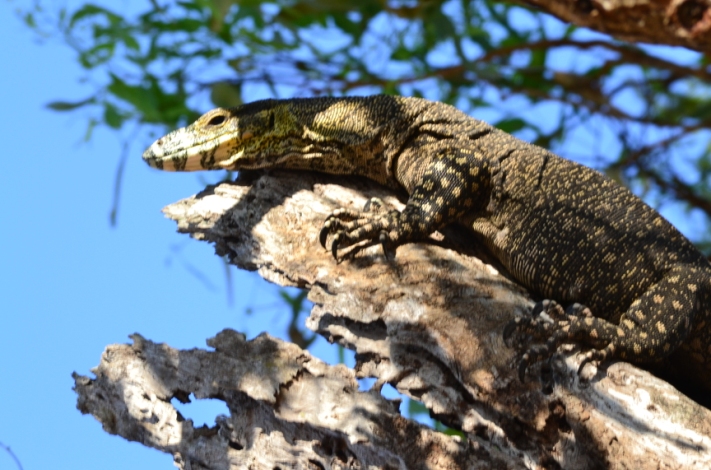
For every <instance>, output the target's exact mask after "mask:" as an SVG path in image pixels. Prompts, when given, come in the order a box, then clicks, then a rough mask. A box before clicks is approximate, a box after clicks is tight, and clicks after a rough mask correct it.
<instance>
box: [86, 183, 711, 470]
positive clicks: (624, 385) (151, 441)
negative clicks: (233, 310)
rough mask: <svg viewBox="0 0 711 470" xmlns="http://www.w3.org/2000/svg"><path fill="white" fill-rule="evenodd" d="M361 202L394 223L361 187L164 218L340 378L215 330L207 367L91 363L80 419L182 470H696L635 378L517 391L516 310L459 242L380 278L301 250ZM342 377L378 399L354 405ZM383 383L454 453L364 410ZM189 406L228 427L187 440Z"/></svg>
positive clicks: (238, 190)
mask: <svg viewBox="0 0 711 470" xmlns="http://www.w3.org/2000/svg"><path fill="white" fill-rule="evenodd" d="M373 196H377V197H380V198H381V199H384V200H385V201H386V202H387V203H388V204H392V205H394V206H395V207H402V204H401V203H400V202H399V201H397V200H396V199H395V198H393V197H392V196H391V195H390V194H389V193H388V192H386V191H385V190H383V189H381V188H380V187H378V186H377V185H375V184H371V183H369V182H366V181H364V180H360V179H354V178H338V177H332V176H327V175H314V174H311V173H305V172H301V173H295V172H286V171H275V172H272V173H270V174H266V175H262V176H260V177H259V178H257V179H256V180H255V181H253V184H252V185H251V186H250V185H247V184H244V183H223V184H220V185H218V186H214V187H209V188H208V189H206V190H205V191H203V192H202V193H200V194H198V195H196V196H194V197H191V198H188V199H185V200H183V201H180V202H178V203H175V204H172V205H170V206H168V207H167V208H166V209H165V210H164V211H165V213H166V215H167V216H168V217H170V218H172V219H174V220H176V221H177V223H178V227H179V231H181V232H184V233H189V234H190V235H191V236H192V237H194V238H196V239H200V240H205V241H209V242H211V243H213V244H214V245H215V249H216V252H217V254H219V255H226V256H227V257H228V259H229V260H230V262H231V263H234V264H235V265H237V266H239V267H242V268H244V269H250V270H257V271H258V272H259V274H260V275H262V276H263V277H264V278H266V279H268V280H270V281H272V282H275V283H277V284H280V285H290V286H298V287H302V288H306V289H308V290H309V299H310V300H311V301H312V302H314V308H313V310H312V312H311V315H310V317H309V318H308V320H307V326H308V327H309V328H310V329H312V330H313V331H316V332H318V333H319V334H321V335H323V336H325V337H326V338H327V339H329V340H330V341H332V342H337V343H339V344H342V345H343V346H345V347H348V348H350V349H353V350H355V351H356V360H357V365H356V367H355V370H348V369H347V368H345V367H343V366H327V365H325V364H323V363H322V362H321V361H319V360H318V359H316V358H313V357H312V356H311V355H310V354H309V353H308V352H306V351H303V350H301V349H299V348H298V347H297V346H296V345H291V344H286V343H284V342H281V341H279V340H276V339H273V338H271V337H269V336H267V335H262V336H260V337H258V338H256V339H254V340H252V341H245V340H244V339H243V338H242V337H241V336H240V335H239V334H237V333H235V332H231V331H229V330H226V331H223V332H222V333H220V334H218V336H217V337H216V338H214V339H211V340H210V341H209V342H208V344H209V345H210V346H212V347H213V348H215V351H204V350H190V351H176V350H174V349H172V348H170V347H168V346H165V345H159V344H155V343H152V342H150V341H146V340H144V339H142V338H141V337H140V336H134V337H133V338H134V344H133V345H132V346H110V347H109V348H107V350H106V352H105V353H104V355H103V357H102V362H101V365H100V366H99V367H98V368H97V369H96V370H95V371H94V372H95V374H96V378H95V379H90V378H87V377H81V376H79V375H75V380H76V387H75V389H76V391H77V393H78V394H79V405H78V406H79V409H80V410H81V411H82V412H83V413H91V414H92V415H94V416H95V417H96V418H97V419H98V420H99V421H100V422H101V423H102V424H103V426H104V429H105V430H106V431H107V432H110V433H113V434H118V435H121V436H123V437H124V438H126V439H129V440H135V441H138V442H141V443H143V444H144V445H149V446H151V447H155V448H157V449H160V450H162V451H164V452H168V453H171V454H172V455H173V456H174V458H175V462H176V465H177V466H178V467H179V468H185V469H195V468H215V469H217V468H219V469H222V468H225V469H226V468H274V467H275V466H278V467H280V468H287V467H289V468H291V467H294V468H346V467H353V468H365V467H366V466H368V467H369V468H371V467H372V468H429V469H439V468H487V469H488V468H502V469H504V468H505V469H519V468H531V469H549V468H565V469H598V468H614V469H618V468H619V469H623V468H624V469H642V470H643V469H660V468H663V469H671V468H692V469H706V468H711V412H709V411H708V410H707V409H705V408H703V407H701V406H699V405H698V404H696V403H695V402H693V401H691V400H690V399H688V398H687V397H685V396H684V395H683V394H681V393H680V392H678V391H677V390H676V389H674V388H673V387H672V386H671V385H669V384H667V383H665V382H663V381H661V380H659V379H658V378H656V377H654V376H652V375H651V374H649V373H648V372H645V371H642V370H639V369H637V368H635V367H633V366H631V365H629V364H626V363H622V362H617V363H614V364H612V365H610V366H609V367H605V368H601V369H600V370H596V369H595V368H593V367H589V366H588V367H587V368H586V379H585V380H582V379H580V378H579V377H578V375H577V373H576V370H577V366H578V364H579V361H580V359H579V357H578V355H577V354H575V350H574V349H568V350H567V352H566V353H564V354H560V355H557V356H555V359H554V360H553V361H552V362H551V365H550V368H549V369H550V370H548V371H547V373H546V376H547V377H549V379H548V380H547V383H548V384H549V385H547V386H543V387H542V386H541V381H540V380H539V379H538V378H539V377H540V375H541V373H540V367H538V368H536V367H534V368H532V369H531V372H530V373H529V376H530V379H529V380H527V381H526V382H525V383H521V382H520V381H519V380H518V378H517V376H516V367H515V365H516V358H515V357H514V353H513V351H511V350H510V349H509V348H507V347H506V346H505V345H504V343H503V341H502V339H501V334H502V330H503V327H504V325H505V324H506V323H507V322H508V321H509V320H510V319H512V318H514V316H515V315H521V314H525V312H526V311H527V309H528V308H529V307H530V305H531V301H530V300H529V299H528V297H527V296H526V293H525V292H524V291H523V290H522V289H521V288H520V287H518V286H517V285H516V284H514V283H513V282H511V281H510V280H508V279H507V278H505V277H504V276H502V275H501V274H500V273H499V272H498V271H497V270H496V269H495V268H494V267H492V265H490V264H486V263H484V262H482V261H480V260H479V259H478V258H477V257H475V256H473V253H474V252H473V251H472V249H473V248H474V247H473V246H472V245H474V244H473V243H472V242H471V237H469V236H468V235H467V234H466V233H461V232H460V231H458V230H457V229H454V228H453V229H452V230H448V231H447V232H446V233H444V234H436V235H435V236H434V237H433V240H432V243H417V244H409V245H405V246H402V247H400V248H399V249H398V252H397V256H396V258H395V259H394V260H388V259H385V258H384V257H383V255H382V253H381V250H380V247H378V246H374V247H369V248H365V249H363V250H362V251H361V252H359V253H358V254H357V255H356V256H355V257H354V258H353V259H352V260H350V261H344V262H341V263H335V262H334V260H333V259H332V258H331V255H330V253H328V252H327V251H325V250H323V249H322V248H321V247H320V246H319V244H318V233H319V230H320V228H321V224H322V222H323V220H324V219H325V218H326V216H327V215H328V214H329V213H330V212H331V211H332V210H334V209H336V208H337V207H348V208H356V209H359V208H361V207H363V205H364V203H365V201H366V200H367V199H368V198H370V197H373ZM450 247H456V248H457V249H456V251H455V250H453V249H451V248H450ZM357 377H375V378H376V379H377V382H376V385H375V386H374V387H373V390H371V391H368V392H359V391H357V390H358V388H357V382H356V378H357ZM385 383H389V384H391V385H392V386H393V387H395V388H396V389H397V390H398V391H399V392H401V393H403V394H405V395H407V396H410V397H412V398H414V399H416V400H419V401H421V402H422V403H423V404H424V405H425V406H426V407H427V408H428V409H430V410H431V413H432V415H433V416H435V417H437V418H438V419H439V420H441V421H442V422H444V423H445V424H447V425H449V426H451V427H454V428H456V429H460V430H462V431H463V432H464V433H465V435H466V439H459V438H457V437H450V436H446V435H444V434H440V433H437V432H434V431H432V430H430V429H427V428H425V427H422V426H421V425H419V424H417V423H413V422H411V421H409V420H406V419H405V418H403V417H401V416H400V414H399V413H398V411H397V406H396V404H395V403H393V402H388V401H387V400H385V399H384V398H382V397H381V396H380V394H379V389H380V387H381V386H382V385H383V384H385ZM189 394H194V396H195V397H197V398H207V397H211V398H217V399H221V400H224V401H225V402H226V403H227V405H228V408H229V410H230V416H228V417H221V418H220V419H218V422H217V423H216V424H215V426H213V427H211V428H209V429H208V428H198V429H194V428H193V427H192V422H191V421H190V420H185V421H181V418H180V417H179V414H178V413H177V411H176V410H175V409H174V408H173V407H172V405H171V404H170V399H171V398H172V397H183V398H184V397H186V396H187V395H189Z"/></svg>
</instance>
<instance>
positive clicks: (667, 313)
mask: <svg viewBox="0 0 711 470" xmlns="http://www.w3.org/2000/svg"><path fill="white" fill-rule="evenodd" d="M710 298H711V277H710V276H709V274H708V273H707V272H706V271H705V270H701V269H699V268H694V267H689V266H680V267H678V268H675V269H673V270H671V271H669V273H667V275H666V276H664V277H663V278H662V279H661V280H660V281H659V282H657V283H656V284H654V285H653V286H651V287H650V288H649V289H648V290H647V291H646V292H645V293H644V294H643V295H642V296H640V297H639V298H638V299H637V300H635V301H634V302H633V303H632V305H630V307H629V308H628V310H627V311H626V312H625V313H624V314H623V315H622V317H621V318H620V321H619V323H618V324H614V323H612V322H610V321H608V320H606V319H604V318H601V317H596V316H593V315H594V312H592V313H591V312H590V310H589V309H587V307H585V306H582V305H579V304H576V305H574V306H572V307H571V308H569V309H568V310H566V311H565V314H564V315H562V316H561V314H560V312H561V309H560V307H558V306H557V304H555V303H554V302H549V303H548V304H546V307H544V308H543V309H542V310H543V311H546V312H548V310H551V312H552V313H554V315H553V316H554V317H555V319H554V321H553V323H550V322H544V321H540V320H539V319H537V318H535V317H530V318H528V317H527V318H518V319H516V320H514V321H512V322H511V323H510V324H509V325H507V326H506V328H505V329H504V337H505V339H507V340H509V339H510V338H511V337H512V336H514V335H517V336H519V337H520V336H521V335H525V336H529V337H530V338H532V340H533V341H536V340H539V341H544V343H542V344H541V343H538V344H534V345H526V344H524V343H523V342H519V343H518V344H517V345H515V347H517V348H518V349H520V350H524V353H523V355H522V357H521V361H520V363H519V375H520V378H521V379H522V380H523V377H524V375H525V373H526V369H527V368H528V366H530V365H531V364H533V363H535V362H538V361H542V360H545V359H548V358H550V356H551V355H552V354H553V353H555V351H556V350H557V349H558V347H559V346H560V345H561V344H564V343H580V344H584V345H586V346H589V347H591V348H590V349H588V350H587V351H586V352H585V356H584V359H583V361H582V363H581V364H580V367H579V369H578V372H581V371H582V368H583V367H584V365H585V364H587V363H588V362H597V363H603V362H605V361H608V360H610V359H613V358H620V359H623V360H627V361H630V362H634V363H654V362H657V361H660V360H661V359H663V358H664V357H666V356H668V355H669V354H670V353H672V352H673V351H674V350H675V349H677V348H678V347H679V346H680V345H681V344H682V343H683V342H684V340H685V339H686V338H687V336H688V335H689V333H690V330H691V325H693V324H694V318H695V317H696V316H697V315H706V311H705V310H704V309H705V308H707V305H705V304H707V303H708V301H709V299H710ZM539 309H540V308H539Z"/></svg>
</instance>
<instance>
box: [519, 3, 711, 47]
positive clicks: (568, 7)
mask: <svg viewBox="0 0 711 470" xmlns="http://www.w3.org/2000/svg"><path fill="white" fill-rule="evenodd" d="M519 3H522V4H525V5H529V6H533V7H536V8H539V9H541V10H543V11H546V12H548V13H550V14H552V15H554V16H556V17H558V18H560V19H561V20H562V21H565V22H566V23H571V24H574V25H577V26H584V27H586V28H590V29H594V30H595V31H599V32H601V33H605V34H609V35H611V36H613V37H615V38H617V39H620V40H623V41H629V42H642V43H650V44H666V45H670V46H684V47H688V48H689V49H695V50H697V51H700V52H708V51H709V50H711V11H710V10H709V6H711V4H709V3H708V2H707V1H706V0H666V1H649V0H575V1H565V0H519Z"/></svg>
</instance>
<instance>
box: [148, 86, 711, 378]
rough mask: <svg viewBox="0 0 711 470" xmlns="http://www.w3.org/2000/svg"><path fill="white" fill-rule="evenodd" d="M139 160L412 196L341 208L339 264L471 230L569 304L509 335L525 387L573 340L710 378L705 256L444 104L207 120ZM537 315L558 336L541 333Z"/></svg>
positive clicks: (631, 201) (336, 106) (563, 166)
mask: <svg viewBox="0 0 711 470" xmlns="http://www.w3.org/2000/svg"><path fill="white" fill-rule="evenodd" d="M143 158H144V160H145V161H146V162H147V163H148V164H149V165H151V166H152V167H154V168H159V169H163V170H174V171H195V170H213V169H229V170H246V169H257V168H274V167H279V168H289V169H300V170H311V171H319V172H325V173H333V174H345V175H361V176H365V177H368V178H370V179H372V180H375V181H377V182H379V183H381V184H383V185H386V186H388V187H390V188H394V189H405V190H406V191H407V192H408V194H409V195H410V197H409V200H408V202H407V205H406V207H405V209H404V210H403V211H402V212H399V211H395V210H393V211H385V210H375V211H363V212H353V211H346V210H342V209H340V210H337V211H335V212H334V213H333V214H332V215H331V216H330V217H329V218H328V219H327V220H326V222H325V224H324V230H323V232H322V243H324V244H325V242H326V238H327V237H328V236H329V235H331V236H332V250H333V253H334V256H337V255H338V253H339V250H342V249H343V248H347V247H350V246H352V245H355V244H357V243H360V242H364V241H370V242H373V241H379V242H380V243H382V244H383V246H384V247H385V248H386V250H388V251H393V252H394V250H395V249H396V248H397V247H398V246H399V245H401V244H403V243H407V242H411V241H416V240H420V239H423V238H425V237H427V236H428V235H429V234H431V233H432V232H433V231H435V230H437V229H439V228H441V227H443V226H445V225H447V224H449V223H460V224H463V225H465V226H466V227H468V228H469V229H470V230H471V231H472V234H473V237H472V240H473V241H472V243H484V244H485V245H486V246H487V247H488V248H489V249H490V250H491V252H492V253H493V254H494V255H495V256H496V257H497V258H498V259H499V261H500V262H501V263H502V264H503V265H504V266H505V267H506V268H507V269H508V270H509V272H510V273H511V275H512V276H513V277H514V278H516V279H517V280H518V281H519V282H520V283H521V284H522V285H524V286H525V287H526V288H528V289H529V290H531V291H532V293H533V294H534V295H538V296H540V297H541V298H549V299H555V300H556V301H557V302H560V303H562V304H565V305H570V307H569V308H568V309H567V310H563V308H561V307H560V306H558V304H557V303H555V302H543V303H540V304H539V305H538V306H537V307H536V308H535V309H534V315H532V316H531V317H527V318H519V319H517V320H516V321H515V322H512V323H511V324H509V325H508V326H507V327H506V329H505V336H506V337H507V338H516V340H515V341H513V342H514V344H515V345H516V347H517V348H519V349H522V350H524V351H525V352H524V354H523V356H522V360H521V363H520V364H521V365H520V373H521V376H522V377H523V375H524V373H525V371H526V368H527V367H528V366H529V365H530V364H532V363H534V362H537V361H540V360H543V359H546V358H548V357H550V356H551V355H552V354H553V353H554V352H555V350H556V349H557V348H558V346H559V345H561V344H562V343H565V342H575V343H580V344H582V345H583V346H585V347H586V350H587V353H586V359H585V361H590V360H594V361H605V360H608V359H611V358H615V357H617V358H623V359H626V360H629V361H631V362H636V363H647V364H650V363H651V364H654V363H656V362H658V361H660V360H661V359H663V358H665V357H668V356H669V355H670V354H672V353H673V352H674V351H676V350H679V351H680V352H681V353H682V359H681V360H682V361H691V362H689V364H691V363H693V364H691V365H692V366H693V367H696V366H697V365H698V366H699V367H701V368H702V369H698V370H706V371H708V370H711V360H709V356H710V354H709V349H710V348H711V322H710V321H709V313H708V312H709V308H708V307H707V306H708V305H709V300H711V267H710V266H709V263H708V261H707V260H706V259H705V258H704V256H703V255H701V253H699V252H698V251H697V250H696V249H695V248H694V246H693V245H692V244H691V243H690V242H689V241H688V240H687V239H686V238H685V237H684V236H683V235H681V234H680V233H679V232H678V231H677V230H676V229H675V228H674V227H673V226H672V225H671V224H669V223H668V222H667V221H666V220H665V219H664V218H663V217H661V216H660V215H659V214H658V213H657V212H655V211H654V210H653V209H651V208H650V207H649V206H647V205H646V204H645V203H644V202H642V201H641V200H640V199H639V198H637V197H636V196H634V195H633V194H632V193H630V192H629V191H628V190H627V189H625V188H623V187H622V186H620V185H618V184H616V183H615V182H613V181H612V180H610V179H608V178H607V177H605V176H603V175H602V174H600V173H598V172H596V171H594V170H592V169H590V168H587V167H584V166H582V165H579V164H577V163H574V162H571V161H569V160H566V159H564V158H561V157H558V156H556V155H554V154H552V153H550V152H548V151H547V150H545V149H542V148H540V147H536V146H534V145H530V144H527V143H525V142H522V141H520V140H518V139H516V138H514V137H513V136H511V135H508V134H506V133H504V132H502V131H499V130H497V129H495V128H493V127H491V126H489V125H488V124H486V123H484V122H482V121H478V120H476V119H473V118H471V117H469V116H467V115H466V114H464V113H462V112H460V111H458V110H457V109H455V108H453V107H451V106H448V105H445V104H442V103H436V102H430V101H426V100H422V99H417V98H401V97H392V96H371V97H364V98H309V99H292V100H267V101H258V102H255V103H250V104H246V105H243V106H240V107H237V108H231V109H215V110H213V111H210V112H209V113H207V114H205V115H204V116H202V117H201V118H200V119H198V120H197V121H196V122H195V123H194V124H192V125H190V126H188V127H185V128H183V129H178V130H176V131H174V132H172V133H170V134H168V135H167V136H165V137H163V138H162V139H159V140H158V141H157V142H156V143H154V144H153V145H152V146H151V147H150V148H149V149H148V150H146V152H145V153H144V155H143ZM543 310H545V311H546V312H548V313H549V315H550V316H552V317H553V319H554V323H552V324H551V323H546V322H543V321H540V320H539V318H538V315H537V314H538V313H539V312H540V311H543ZM525 338H532V339H533V340H535V341H537V342H539V344H534V345H532V346H529V345H528V344H526V343H527V341H526V340H525ZM541 342H542V343H541ZM689 364H686V365H689ZM707 375H708V374H706V376H707ZM706 384H707V385H708V384H709V381H707V382H706Z"/></svg>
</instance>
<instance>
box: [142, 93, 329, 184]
mask: <svg viewBox="0 0 711 470" xmlns="http://www.w3.org/2000/svg"><path fill="white" fill-rule="evenodd" d="M319 140H322V137H321V136H320V135H319V134H318V133H316V132H313V131H312V130H311V129H309V128H308V126H305V125H304V123H300V122H299V119H298V118H297V116H296V115H295V114H294V112H293V111H292V110H291V109H290V106H289V104H288V102H286V101H283V100H263V101H255V102H253V103H249V104H245V105H242V106H238V107H236V108H217V109H213V110H212V111H209V112H207V113H206V114H204V115H202V116H201V117H200V118H198V120H197V121H195V122H194V123H192V124H190V125H189V126H187V127H183V128H181V129H177V130H175V131H173V132H171V133H169V134H168V135H166V136H165V137H162V138H160V139H158V140H157V141H156V142H154V143H153V144H152V145H151V146H150V147H149V148H148V149H147V150H146V151H145V152H144V153H143V160H144V161H145V162H146V163H148V165H150V166H152V167H153V168H158V169H161V170H168V171H198V170H219V169H227V170H242V169H257V168H272V167H278V166H288V167H292V168H293V167H297V166H301V165H298V164H297V163H294V161H295V160H308V159H309V158H315V157H319V156H321V155H320V154H319V153H318V150H317V149H318V147H319V146H318V141H319Z"/></svg>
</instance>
